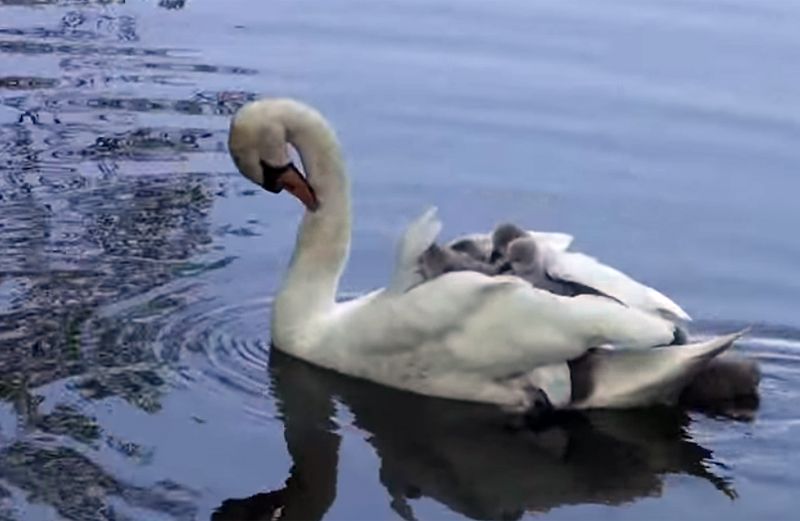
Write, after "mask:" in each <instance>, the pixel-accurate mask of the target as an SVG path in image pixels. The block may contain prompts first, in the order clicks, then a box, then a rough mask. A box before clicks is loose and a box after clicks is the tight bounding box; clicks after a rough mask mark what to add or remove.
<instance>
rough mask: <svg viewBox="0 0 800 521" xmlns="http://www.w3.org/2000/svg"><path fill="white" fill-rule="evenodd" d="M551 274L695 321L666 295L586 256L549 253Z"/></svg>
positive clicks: (625, 301)
mask: <svg viewBox="0 0 800 521" xmlns="http://www.w3.org/2000/svg"><path fill="white" fill-rule="evenodd" d="M547 273H548V275H550V276H551V277H553V278H554V279H561V280H566V281H570V282H574V283H578V284H582V285H584V286H588V287H590V288H594V289H596V290H597V291H599V292H601V293H604V294H606V295H609V296H611V297H613V298H616V299H618V300H620V301H621V302H624V303H625V304H627V305H629V306H632V307H635V308H639V309H643V310H645V311H652V312H658V313H662V314H665V315H667V316H668V317H670V318H672V317H677V318H679V319H681V320H691V318H690V317H689V315H688V314H687V313H686V312H685V311H684V310H683V309H681V307H680V306H678V305H677V304H676V303H675V302H673V301H672V300H671V299H669V298H668V297H667V296H666V295H664V294H662V293H660V292H658V291H656V290H655V289H653V288H651V287H649V286H645V285H644V284H642V283H640V282H637V281H635V280H634V279H632V278H631V277H629V276H628V275H626V274H624V273H622V272H621V271H619V270H617V269H614V268H612V267H611V266H608V265H606V264H603V263H602V262H600V261H598V260H597V259H595V258H593V257H590V256H589V255H585V254H583V253H576V252H557V251H556V252H553V251H550V252H548V260H547Z"/></svg>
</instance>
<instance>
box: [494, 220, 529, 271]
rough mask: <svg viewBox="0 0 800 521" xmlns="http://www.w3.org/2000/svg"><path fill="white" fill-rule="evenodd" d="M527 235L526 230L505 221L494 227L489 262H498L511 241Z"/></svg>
mask: <svg viewBox="0 0 800 521" xmlns="http://www.w3.org/2000/svg"><path fill="white" fill-rule="evenodd" d="M525 235H527V234H526V233H525V230H523V229H522V228H520V227H519V226H517V225H515V224H511V223H504V224H501V225H499V226H498V227H497V228H495V229H494V232H493V233H492V255H491V257H489V262H492V263H494V262H497V261H498V260H500V259H501V258H503V256H504V255H506V253H507V249H508V246H509V244H511V241H513V240H514V239H519V238H520V237H524V236H525Z"/></svg>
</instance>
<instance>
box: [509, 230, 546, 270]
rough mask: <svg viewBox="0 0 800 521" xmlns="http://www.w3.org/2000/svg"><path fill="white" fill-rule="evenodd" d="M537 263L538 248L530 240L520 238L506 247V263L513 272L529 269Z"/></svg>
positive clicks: (528, 238)
mask: <svg viewBox="0 0 800 521" xmlns="http://www.w3.org/2000/svg"><path fill="white" fill-rule="evenodd" d="M539 261H540V259H539V247H538V246H537V244H536V241H535V240H533V239H532V238H530V237H520V238H519V239H515V240H513V241H511V244H509V245H508V262H509V263H510V264H511V267H512V269H513V270H514V271H515V272H517V271H524V270H526V269H530V268H531V267H534V266H536V265H538V264H539Z"/></svg>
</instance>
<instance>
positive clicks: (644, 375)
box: [570, 330, 747, 409]
mask: <svg viewBox="0 0 800 521" xmlns="http://www.w3.org/2000/svg"><path fill="white" fill-rule="evenodd" d="M746 332H747V330H744V331H740V332H738V333H733V334H730V335H724V336H718V337H715V338H712V339H709V340H706V341H704V342H694V343H690V344H685V345H671V346H663V347H655V348H652V349H604V348H598V349H593V350H591V351H589V352H588V353H586V354H585V355H583V356H581V357H580V358H578V359H576V360H573V361H572V362H570V371H571V374H570V377H571V379H572V405H571V406H572V407H574V408H579V409H586V408H600V407H616V408H620V407H639V406H648V405H655V404H671V403H675V402H676V401H677V399H678V396H679V395H680V393H681V391H682V390H683V389H684V387H686V386H687V385H688V384H689V383H690V382H691V381H692V379H693V378H694V377H695V375H697V374H698V373H699V372H700V371H701V370H702V369H703V368H704V367H705V366H706V365H707V364H708V362H709V361H710V360H712V359H713V358H714V357H716V356H717V355H719V354H720V353H722V352H724V351H725V350H727V349H728V348H729V347H731V345H733V343H734V342H735V341H736V340H738V339H739V338H740V337H741V336H742V335H744V334H745V333H746Z"/></svg>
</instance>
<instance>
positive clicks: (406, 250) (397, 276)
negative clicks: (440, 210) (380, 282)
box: [386, 206, 442, 293]
mask: <svg viewBox="0 0 800 521" xmlns="http://www.w3.org/2000/svg"><path fill="white" fill-rule="evenodd" d="M436 210H437V209H436V207H435V206H434V207H431V208H428V209H427V210H425V212H423V213H422V215H420V216H419V217H417V218H416V219H415V220H414V221H412V222H411V224H410V225H409V226H408V228H407V229H406V232H405V233H404V234H403V236H402V237H401V238H400V242H399V243H398V245H397V257H396V260H395V266H394V273H393V274H392V279H391V283H390V284H389V286H388V287H387V288H386V291H387V292H388V293H402V292H404V291H407V290H408V289H410V288H412V287H414V286H416V285H417V284H419V283H420V282H422V281H423V280H424V278H423V277H422V275H421V274H420V272H419V270H418V265H417V262H418V259H419V257H420V256H421V255H422V253H423V252H424V251H425V250H427V249H428V248H429V247H430V246H431V244H433V242H434V241H435V240H436V237H437V236H438V235H439V232H440V231H441V230H442V222H441V221H440V220H439V219H438V217H436Z"/></svg>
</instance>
